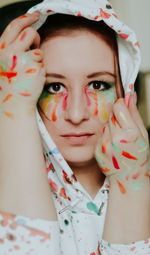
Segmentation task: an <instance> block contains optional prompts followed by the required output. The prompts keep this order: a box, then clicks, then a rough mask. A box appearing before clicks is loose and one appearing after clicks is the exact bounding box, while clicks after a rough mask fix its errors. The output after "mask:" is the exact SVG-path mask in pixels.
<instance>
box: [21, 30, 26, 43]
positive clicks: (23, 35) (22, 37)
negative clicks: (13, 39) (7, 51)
mask: <svg viewBox="0 0 150 255" xmlns="http://www.w3.org/2000/svg"><path fill="white" fill-rule="evenodd" d="M26 35H27V32H26V31H24V32H23V34H22V36H21V37H20V41H23V40H24V38H25V37H26Z"/></svg>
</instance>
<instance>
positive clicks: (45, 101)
mask: <svg viewBox="0 0 150 255" xmlns="http://www.w3.org/2000/svg"><path fill="white" fill-rule="evenodd" d="M52 100H54V96H53V95H48V97H47V98H44V99H42V100H41V101H40V106H41V108H42V110H43V112H44V114H45V115H46V113H47V108H48V104H49V103H50V102H51V101H52Z"/></svg>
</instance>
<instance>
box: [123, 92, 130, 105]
mask: <svg viewBox="0 0 150 255" xmlns="http://www.w3.org/2000/svg"><path fill="white" fill-rule="evenodd" d="M130 98H131V92H128V93H126V95H125V98H124V103H125V105H126V106H127V107H129V101H130Z"/></svg>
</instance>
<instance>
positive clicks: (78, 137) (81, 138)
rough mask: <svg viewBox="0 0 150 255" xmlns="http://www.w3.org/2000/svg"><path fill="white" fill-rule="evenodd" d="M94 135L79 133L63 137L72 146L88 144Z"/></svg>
mask: <svg viewBox="0 0 150 255" xmlns="http://www.w3.org/2000/svg"><path fill="white" fill-rule="evenodd" d="M93 135H94V133H85V132H79V133H67V134H64V135H61V137H63V138H64V139H65V140H66V141H67V142H69V143H70V144H72V145H82V144H84V143H86V142H87V141H88V140H89V139H90V138H91V137H92V136H93Z"/></svg>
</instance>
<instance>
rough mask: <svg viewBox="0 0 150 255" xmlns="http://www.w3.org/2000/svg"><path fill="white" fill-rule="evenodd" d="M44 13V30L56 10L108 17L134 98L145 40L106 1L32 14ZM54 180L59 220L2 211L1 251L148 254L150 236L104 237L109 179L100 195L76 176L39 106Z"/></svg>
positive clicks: (51, 6) (64, 0) (65, 4)
mask: <svg viewBox="0 0 150 255" xmlns="http://www.w3.org/2000/svg"><path fill="white" fill-rule="evenodd" d="M35 10H38V11H40V13H41V17H40V19H39V21H38V22H37V23H36V24H34V25H33V27H34V28H35V29H38V28H40V27H41V26H42V25H43V23H44V22H45V21H46V18H47V17H48V15H52V14H55V13H61V14H69V15H74V16H82V17H84V18H87V19H89V20H94V21H95V22H98V21H101V20H103V21H104V22H105V23H106V24H107V25H108V26H109V27H111V28H112V29H114V30H115V31H116V33H117V41H118V49H119V64H120V71H121V79H122V84H123V88H124V91H125V94H126V100H128V96H129V94H130V93H132V92H133V90H134V85H133V84H134V82H135V79H136V76H137V73H138V70H139V65H140V59H141V58H140V49H139V43H138V41H137V39H136V36H135V34H134V32H133V31H132V30H131V29H130V28H129V27H128V26H126V25H125V24H124V23H122V22H121V21H119V19H118V17H117V15H116V13H115V12H114V10H113V9H112V6H111V4H110V3H109V2H108V1H106V0H45V1H43V2H42V3H40V4H38V5H36V6H34V7H32V8H31V9H30V10H29V13H32V12H34V11H35ZM37 121H38V125H39V130H40V135H41V139H42V143H43V153H44V158H45V162H46V168H47V173H48V180H49V184H50V188H51V190H52V195H53V199H54V203H55V207H56V211H57V216H58V222H57V221H47V220H43V219H30V218H29V217H24V216H20V215H17V216H14V215H10V214H7V213H6V212H5V213H1V214H0V220H1V222H2V224H1V226H0V255H5V254H15V255H17V254H19V255H22V254H23V255H24V254H31V255H33V254H34V255H100V254H101V255H120V254H121V255H130V254H132V255H133V254H136V255H144V254H145V255H148V254H150V239H148V240H141V241H139V242H134V243H131V244H109V243H107V242H106V241H104V240H102V233H103V228H104V222H105V215H106V209H107V201H108V193H109V183H108V180H107V178H106V179H105V182H104V184H103V186H102V187H101V188H100V190H99V192H98V193H97V195H96V196H95V198H94V199H92V198H91V196H90V195H89V194H88V193H87V191H86V190H85V189H84V188H83V186H82V185H81V183H80V182H79V181H78V180H77V179H76V177H75V176H74V174H73V172H72V170H71V168H70V167H69V165H68V164H67V162H66V161H65V160H64V158H63V156H62V155H61V154H60V153H59V151H58V149H57V147H56V145H55V143H54V142H53V140H52V138H51V137H50V134H49V133H48V131H47V130H46V127H45V126H44V123H43V122H42V119H41V117H40V115H39V113H38V110H37Z"/></svg>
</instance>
